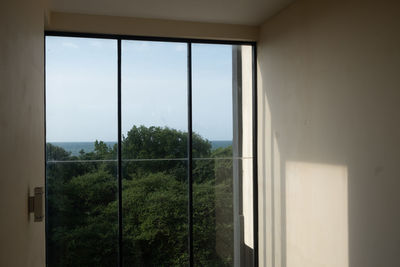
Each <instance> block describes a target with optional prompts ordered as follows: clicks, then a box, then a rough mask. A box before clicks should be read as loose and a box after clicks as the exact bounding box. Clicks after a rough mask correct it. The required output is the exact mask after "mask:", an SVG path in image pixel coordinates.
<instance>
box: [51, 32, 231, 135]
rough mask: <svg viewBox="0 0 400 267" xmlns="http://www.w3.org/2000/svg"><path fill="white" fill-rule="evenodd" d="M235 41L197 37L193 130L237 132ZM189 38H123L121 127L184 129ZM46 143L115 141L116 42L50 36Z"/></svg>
mask: <svg viewBox="0 0 400 267" xmlns="http://www.w3.org/2000/svg"><path fill="white" fill-rule="evenodd" d="M231 50H232V47H231V46H230V45H210V44H193V47H192V55H193V60H192V63H193V65H192V69H193V130H194V131H195V132H197V133H199V134H200V135H202V136H203V137H205V138H207V139H209V140H231V139H232V52H231ZM186 60H187V45H186V44H185V43H166V42H146V41H123V42H122V132H123V134H125V133H126V132H127V131H128V130H129V129H130V128H132V126H133V125H145V126H162V127H164V126H168V127H170V128H174V129H179V130H182V131H186V130H187V61H186ZM46 131H47V141H48V142H78V141H94V140H103V141H115V140H117V41H116V40H107V39H92V38H71V37H46Z"/></svg>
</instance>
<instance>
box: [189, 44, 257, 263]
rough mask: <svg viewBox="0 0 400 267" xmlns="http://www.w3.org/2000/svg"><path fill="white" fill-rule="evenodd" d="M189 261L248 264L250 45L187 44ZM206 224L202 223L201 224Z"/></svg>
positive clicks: (250, 212) (250, 231) (250, 251)
mask: <svg viewBox="0 0 400 267" xmlns="http://www.w3.org/2000/svg"><path fill="white" fill-rule="evenodd" d="M192 53H193V130H194V132H195V133H196V134H198V135H200V136H202V137H203V138H205V139H206V140H207V141H208V143H209V151H208V153H205V154H201V153H198V151H196V150H195V149H193V157H194V163H193V166H194V169H193V180H194V184H193V192H194V193H193V210H194V217H193V221H194V225H193V228H194V231H193V240H194V261H195V264H196V265H199V266H252V256H253V248H254V246H253V220H252V216H253V204H252V196H253V194H252V179H253V176H252V173H253V164H252V156H253V155H252V144H253V138H252V123H253V121H252V82H251V81H252V64H251V62H252V60H251V58H252V57H251V56H252V47H251V46H236V45H211V44H194V45H193V52H192ZM205 226H206V227H205Z"/></svg>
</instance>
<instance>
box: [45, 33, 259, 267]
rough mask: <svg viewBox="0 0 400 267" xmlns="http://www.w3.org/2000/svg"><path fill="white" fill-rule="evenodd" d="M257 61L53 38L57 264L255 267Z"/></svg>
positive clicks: (169, 46) (51, 163) (50, 103)
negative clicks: (254, 65) (254, 133)
mask: <svg viewBox="0 0 400 267" xmlns="http://www.w3.org/2000/svg"><path fill="white" fill-rule="evenodd" d="M252 53H253V46H252V45H237V44H206V43H191V42H189V41H185V40H184V41H182V42H176V41H175V40H174V41H173V42H166V41H140V40H118V39H113V38H111V37H110V38H104V39H96V38H86V37H85V38H77V37H59V36H47V37H46V132H47V135H46V142H47V144H46V153H47V160H46V170H47V177H46V179H47V226H46V227H47V237H46V238H47V263H48V266H193V265H194V266H253V255H254V252H255V251H254V250H255V249H256V248H255V247H254V240H253V237H254V231H253V224H254V221H253V217H254V213H253V210H254V206H253V204H254V203H253V170H254V168H253V163H254V160H255V159H254V157H253V144H254V139H253V126H254V125H253V121H254V120H253V102H254V96H253V71H254V70H253V69H252V66H253V64H252Z"/></svg>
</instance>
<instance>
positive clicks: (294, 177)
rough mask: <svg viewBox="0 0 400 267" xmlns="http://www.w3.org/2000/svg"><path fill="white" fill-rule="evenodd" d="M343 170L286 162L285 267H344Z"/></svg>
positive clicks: (345, 205) (345, 214)
mask: <svg viewBox="0 0 400 267" xmlns="http://www.w3.org/2000/svg"><path fill="white" fill-rule="evenodd" d="M347 175H348V174H347V167H346V166H340V165H328V164H316V163H306V162H287V163H286V263H287V265H286V266H287V267H304V266H308V267H314V266H315V267H316V266H324V267H337V266H340V267H347V266H348V264H349V263H348V262H349V259H348V200H347V194H348V190H347V188H348V181H347V179H348V177H347Z"/></svg>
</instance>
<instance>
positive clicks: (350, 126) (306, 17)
mask: <svg viewBox="0 0 400 267" xmlns="http://www.w3.org/2000/svg"><path fill="white" fill-rule="evenodd" d="M399 33H400V3H399V2H398V1H389V0H387V1H372V0H365V1H356V0H338V1H333V0H326V1H319V0H298V1H296V2H295V3H294V4H292V5H291V6H290V7H288V8H287V9H285V10H284V11H282V12H281V13H279V14H278V15H276V16H275V17H273V18H271V19H269V20H268V21H267V22H266V23H265V24H264V25H263V26H262V29H261V31H260V41H259V47H258V55H259V58H258V76H259V108H260V114H259V118H260V121H259V123H260V125H259V135H260V163H259V165H260V166H261V169H260V180H259V185H260V188H261V191H262V192H261V194H260V217H261V218H260V220H261V221H260V225H261V226H260V255H261V262H260V263H261V264H260V266H274V267H276V266H287V267H304V266H307V267H314V266H332V267H333V266H338V267H342V266H343V267H347V266H351V267H369V266H371V267H372V266H374V267H375V266H385V267H390V266H393V267H394V266H400V257H399V251H400V227H399V226H400V209H399V203H400V176H399V159H400V156H399V155H400V153H399V152H400V72H399V71H400V34H399Z"/></svg>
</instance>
